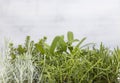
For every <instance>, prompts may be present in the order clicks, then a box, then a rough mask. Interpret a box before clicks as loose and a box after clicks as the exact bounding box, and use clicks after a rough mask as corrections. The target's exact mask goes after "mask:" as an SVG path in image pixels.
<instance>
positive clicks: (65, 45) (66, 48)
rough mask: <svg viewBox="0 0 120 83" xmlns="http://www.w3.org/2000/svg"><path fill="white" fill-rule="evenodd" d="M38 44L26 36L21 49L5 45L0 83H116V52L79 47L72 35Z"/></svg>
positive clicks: (119, 64) (119, 52) (119, 63)
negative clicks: (49, 42)
mask: <svg viewBox="0 0 120 83" xmlns="http://www.w3.org/2000/svg"><path fill="white" fill-rule="evenodd" d="M46 39H47V38H46V37H43V38H42V39H40V40H39V41H38V42H36V43H35V42H34V41H31V40H30V37H29V36H27V37H26V40H25V44H24V45H17V46H14V44H13V43H9V44H6V45H7V46H6V48H5V49H3V51H1V53H0V65H1V67H2V69H1V71H0V83H119V81H118V78H119V77H120V49H119V48H118V47H117V48H115V49H114V50H110V49H109V48H107V47H105V46H104V45H103V44H102V43H101V44H100V46H99V48H96V46H95V44H94V43H88V44H85V45H83V42H84V41H85V40H86V38H83V39H81V40H79V39H74V35H73V33H72V32H68V33H67V40H65V39H64V36H56V37H55V38H54V39H53V41H52V43H51V45H48V44H47V43H46Z"/></svg>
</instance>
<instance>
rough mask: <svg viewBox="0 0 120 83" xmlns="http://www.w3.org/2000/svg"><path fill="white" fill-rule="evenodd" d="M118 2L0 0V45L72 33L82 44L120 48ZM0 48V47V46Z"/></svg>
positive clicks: (119, 7) (96, 0) (117, 0)
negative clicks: (81, 40) (84, 41)
mask: <svg viewBox="0 0 120 83" xmlns="http://www.w3.org/2000/svg"><path fill="white" fill-rule="evenodd" d="M119 30H120V0H0V40H1V41H0V43H2V42H3V41H4V39H5V38H6V39H8V40H11V41H12V42H14V43H15V44H18V43H24V40H25V37H26V36H27V35H30V36H31V38H32V39H34V40H35V41H37V40H38V39H40V38H42V37H43V36H47V38H48V41H47V42H49V43H51V41H52V39H53V38H54V36H56V35H66V33H67V31H72V32H74V35H75V37H76V38H78V39H81V38H83V37H87V41H86V42H95V43H97V44H99V43H100V42H103V43H104V44H105V45H106V46H108V47H110V48H113V47H115V46H117V45H118V46H120V31H119ZM0 45H2V44H0Z"/></svg>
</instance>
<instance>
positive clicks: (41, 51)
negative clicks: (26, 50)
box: [36, 44, 45, 54]
mask: <svg viewBox="0 0 120 83" xmlns="http://www.w3.org/2000/svg"><path fill="white" fill-rule="evenodd" d="M36 48H37V49H38V50H39V51H40V53H41V54H44V53H45V50H44V48H43V47H42V45H39V44H36Z"/></svg>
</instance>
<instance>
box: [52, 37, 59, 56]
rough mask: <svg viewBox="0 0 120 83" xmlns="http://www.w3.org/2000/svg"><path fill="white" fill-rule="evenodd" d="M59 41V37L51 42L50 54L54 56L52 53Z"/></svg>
mask: <svg viewBox="0 0 120 83" xmlns="http://www.w3.org/2000/svg"><path fill="white" fill-rule="evenodd" d="M59 40H60V36H56V37H55V38H54V39H53V41H52V44H51V46H50V53H52V54H54V51H55V48H56V46H57V43H58V42H59Z"/></svg>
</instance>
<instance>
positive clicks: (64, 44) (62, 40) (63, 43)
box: [59, 38, 67, 51]
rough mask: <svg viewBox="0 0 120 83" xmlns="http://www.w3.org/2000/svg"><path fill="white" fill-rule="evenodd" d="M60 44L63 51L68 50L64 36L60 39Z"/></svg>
mask: <svg viewBox="0 0 120 83" xmlns="http://www.w3.org/2000/svg"><path fill="white" fill-rule="evenodd" d="M59 45H60V46H61V49H62V50H63V51H66V50H67V45H66V43H65V41H64V39H63V38H60V40H59Z"/></svg>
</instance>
